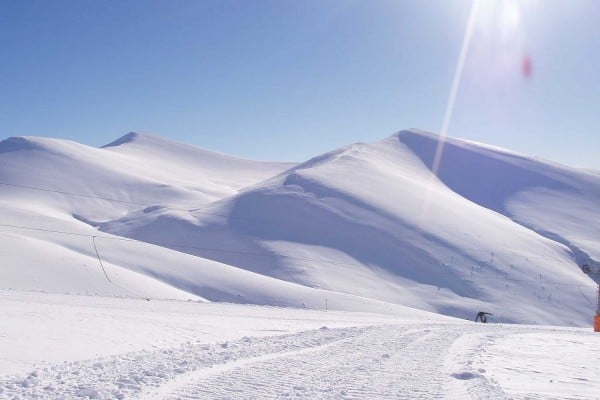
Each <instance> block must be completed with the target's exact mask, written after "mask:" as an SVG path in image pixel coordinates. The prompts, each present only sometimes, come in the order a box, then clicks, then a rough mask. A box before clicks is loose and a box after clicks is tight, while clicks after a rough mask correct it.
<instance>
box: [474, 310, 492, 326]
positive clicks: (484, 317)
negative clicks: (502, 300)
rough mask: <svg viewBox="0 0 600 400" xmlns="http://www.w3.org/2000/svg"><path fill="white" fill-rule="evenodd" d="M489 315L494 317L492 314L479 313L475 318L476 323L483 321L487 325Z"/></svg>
mask: <svg viewBox="0 0 600 400" xmlns="http://www.w3.org/2000/svg"><path fill="white" fill-rule="evenodd" d="M487 315H492V313H489V312H483V311H479V312H478V313H477V316H476V317H475V322H477V321H481V322H483V323H484V324H485V323H486V322H487Z"/></svg>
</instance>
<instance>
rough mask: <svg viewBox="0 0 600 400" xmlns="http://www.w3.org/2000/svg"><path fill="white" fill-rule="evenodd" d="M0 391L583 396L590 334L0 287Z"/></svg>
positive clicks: (596, 344)
mask: <svg viewBox="0 0 600 400" xmlns="http://www.w3.org/2000/svg"><path fill="white" fill-rule="evenodd" d="M0 317H1V318H2V321H3V323H2V324H1V325H0V354H1V355H2V356H1V357H0V399H18V398H23V399H24V398H27V399H33V398H36V399H57V398H65V399H79V398H83V399H85V398H87V399H147V400H149V399H180V398H202V399H217V398H219V399H224V398H236V399H255V398H262V399H279V398H286V397H295V398H305V399H343V398H379V399H388V398H390V399H391V398H426V399H431V398H471V399H505V398H515V399H525V398H577V399H594V398H598V397H597V396H598V393H600V379H599V378H598V377H599V376H600V366H599V365H598V362H597V357H598V354H600V336H599V335H597V334H593V333H592V332H590V330H589V329H581V328H565V327H562V328H557V327H550V326H525V325H503V324H476V323H473V322H468V321H461V320H456V319H450V318H446V317H442V316H439V315H434V314H430V313H424V312H418V311H417V312H414V311H413V312H408V309H407V313H406V314H403V313H398V314H397V315H395V316H391V315H381V314H370V313H357V312H340V311H325V310H304V309H292V308H275V307H265V306H248V305H233V304H216V303H198V302H189V301H188V302H181V301H154V300H152V301H145V300H136V299H122V298H103V297H94V296H75V295H59V294H47V293H34V292H20V291H0Z"/></svg>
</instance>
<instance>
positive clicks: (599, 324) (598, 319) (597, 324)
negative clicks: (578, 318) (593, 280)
mask: <svg viewBox="0 0 600 400" xmlns="http://www.w3.org/2000/svg"><path fill="white" fill-rule="evenodd" d="M594 332H600V283H599V284H598V307H597V308H596V315H594Z"/></svg>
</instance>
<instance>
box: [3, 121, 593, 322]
mask: <svg viewBox="0 0 600 400" xmlns="http://www.w3.org/2000/svg"><path fill="white" fill-rule="evenodd" d="M438 141H439V138H438V137H437V136H435V135H433V134H430V133H427V132H423V131H419V130H407V131H401V132H399V133H397V134H395V135H393V136H392V137H390V138H387V139H384V140H382V141H379V142H375V143H370V144H364V143H358V144H354V145H350V146H347V147H344V148H342V149H338V150H334V151H332V152H330V153H327V154H324V155H321V156H318V157H315V158H313V159H311V160H308V161H306V162H304V163H301V164H293V163H265V162H257V161H249V160H243V159H239V158H234V157H229V156H225V155H221V154H216V153H213V152H209V151H206V150H201V149H197V148H193V147H190V146H186V145H182V144H177V143H173V142H169V141H167V140H164V139H161V138H158V137H154V136H150V135H145V134H133V133H132V134H128V135H125V136H124V137H123V138H121V139H118V140H117V141H115V142H113V143H111V144H109V145H107V146H105V147H103V148H100V149H97V148H90V147H87V146H83V145H80V144H77V143H73V142H67V141H62V140H56V139H42V138H10V139H7V140H5V141H3V142H0V182H1V183H2V185H0V204H1V205H2V209H1V211H0V238H2V240H1V241H0V246H1V247H2V249H3V251H4V252H5V254H9V256H8V261H9V262H8V263H7V264H5V266H3V267H2V268H1V269H0V274H1V276H0V278H1V279H2V282H3V285H4V287H6V288H8V287H14V288H19V289H35V290H45V291H57V292H61V291H63V292H64V291H71V292H77V293H85V292H88V293H100V294H116V295H141V296H150V297H176V298H182V297H184V298H185V297H192V298H200V299H206V300H213V301H214V300H216V301H233V302H242V303H254V304H273V305H292V306H300V307H301V306H307V307H323V306H324V303H325V301H327V302H328V304H327V306H328V307H331V308H338V309H352V310H364V311H367V310H370V311H387V312H390V310H393V309H395V308H397V307H398V306H396V305H405V306H411V307H415V308H420V309H424V310H428V311H433V312H439V313H444V314H448V315H453V316H460V317H472V316H473V315H474V313H475V312H477V311H479V310H483V311H489V312H492V313H494V316H495V318H496V320H501V321H511V322H530V323H552V324H575V325H580V324H589V319H590V316H591V315H592V313H593V308H594V305H593V304H592V303H593V302H594V286H593V285H594V284H593V282H592V281H591V280H590V279H589V278H588V277H586V276H585V275H584V274H583V273H582V272H581V270H580V267H579V266H580V265H581V263H582V262H587V263H595V262H597V261H598V260H599V259H600V253H599V251H600V250H599V249H600V246H599V244H600V241H599V239H598V238H599V237H600V210H599V208H598V207H597V203H598V200H599V199H600V176H599V175H598V173H597V172H594V171H583V170H578V169H574V168H569V167H566V166H561V165H557V164H554V163H550V162H547V161H543V160H539V159H536V158H532V157H526V156H523V155H518V154H515V153H512V152H509V151H507V150H503V149H497V148H493V147H490V146H486V145H482V144H477V143H473V142H469V141H465V140H461V139H454V138H448V139H447V140H446V141H445V142H444V146H443V152H442V153H441V154H442V157H441V162H440V163H439V169H438V170H437V175H436V174H434V173H432V168H433V167H432V166H433V164H434V158H435V154H436V152H437V151H438V146H439V143H438ZM14 185H18V186H14ZM23 186H25V187H23ZM117 200H118V201H117ZM16 226H18V227H16ZM25 228H40V229H45V230H49V231H52V232H47V231H40V230H31V229H25ZM56 231H59V232H63V233H57V232H56ZM66 233H69V234H66ZM74 234H78V235H79V236H77V235H74ZM92 236H96V238H93V237H92ZM125 238H130V239H125ZM131 239H135V240H131ZM149 243H150V244H149ZM96 251H98V252H96ZM98 256H100V258H101V260H102V261H103V267H104V271H103V270H102V269H101V268H100V265H99V260H98ZM325 299H327V300H325Z"/></svg>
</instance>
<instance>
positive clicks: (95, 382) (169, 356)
mask: <svg viewBox="0 0 600 400" xmlns="http://www.w3.org/2000/svg"><path fill="white" fill-rule="evenodd" d="M369 329H372V328H369V327H363V328H340V329H331V330H330V329H327V328H322V329H318V330H310V331H304V332H300V333H294V334H288V335H281V336H270V337H268V336H267V337H260V338H253V337H244V338H242V339H241V340H239V341H235V342H222V343H217V344H206V343H201V342H188V343H186V344H184V345H182V346H179V347H176V348H172V349H162V350H157V351H141V352H135V353H128V354H122V355H118V356H112V357H106V358H101V359H97V360H86V361H77V362H69V363H64V364H59V365H54V366H51V367H47V368H44V369H41V370H36V371H32V372H31V373H30V374H29V375H27V376H24V377H23V376H12V377H0V399H44V400H45V399H57V398H62V399H137V398H139V397H140V396H141V395H142V391H144V390H147V388H149V387H150V388H151V387H160V386H163V385H165V384H167V383H168V382H170V381H174V380H175V379H176V378H177V377H179V376H182V375H184V374H187V373H192V372H194V371H198V370H206V369H210V368H214V367H217V366H224V365H227V364H228V363H232V362H240V360H248V359H252V358H257V357H261V356H262V357H268V356H269V355H276V354H278V353H284V352H287V353H289V352H301V351H302V350H305V349H311V348H314V347H318V346H324V345H327V344H328V343H332V342H335V341H339V340H343V339H345V338H346V337H349V336H353V335H356V334H357V333H358V332H361V331H364V330H369Z"/></svg>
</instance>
